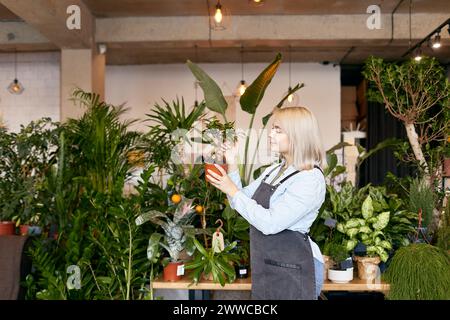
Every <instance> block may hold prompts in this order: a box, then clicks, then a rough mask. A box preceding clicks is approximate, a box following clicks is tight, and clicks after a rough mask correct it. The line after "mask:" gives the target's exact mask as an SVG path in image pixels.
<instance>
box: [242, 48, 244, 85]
mask: <svg viewBox="0 0 450 320" xmlns="http://www.w3.org/2000/svg"><path fill="white" fill-rule="evenodd" d="M241 80H244V46H243V45H241Z"/></svg>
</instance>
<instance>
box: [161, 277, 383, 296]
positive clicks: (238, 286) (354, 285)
mask: <svg viewBox="0 0 450 320" xmlns="http://www.w3.org/2000/svg"><path fill="white" fill-rule="evenodd" d="M191 283H192V280H191V279H190V278H189V277H188V276H187V275H185V276H183V278H182V279H181V280H180V281H177V282H170V281H164V280H161V279H156V280H154V281H153V288H154V289H184V290H251V289H252V280H251V277H248V278H247V279H236V281H235V282H233V283H226V284H225V286H223V287H222V286H221V285H220V283H214V282H213V281H207V280H201V281H200V282H199V283H198V284H193V283H192V284H191ZM322 291H354V292H358V291H359V292H361V291H378V292H382V293H386V292H388V291H389V284H388V283H385V282H381V283H378V284H376V283H367V282H366V280H361V279H358V278H354V279H353V280H352V281H351V282H349V283H333V282H331V281H329V280H325V282H324V284H323V288H322Z"/></svg>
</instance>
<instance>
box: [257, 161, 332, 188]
mask: <svg viewBox="0 0 450 320" xmlns="http://www.w3.org/2000/svg"><path fill="white" fill-rule="evenodd" d="M314 168H317V169H319V170H320V172H321V173H322V174H323V171H322V169H321V168H320V167H319V166H316V165H314ZM299 172H300V171H298V170H295V171H294V172H292V173H291V174H289V175H288V176H287V177H285V178H284V179H283V180H281V181H280V182H278V183H277V184H276V185H275V189H276V188H278V187H279V186H280V185H281V184H282V183H283V182H285V181H286V180H287V179H289V178H290V177H292V176H293V175H294V174H297V173H299ZM270 173H272V171H271V172H270ZM270 173H269V174H270ZM266 178H267V176H266ZM264 180H265V178H264Z"/></svg>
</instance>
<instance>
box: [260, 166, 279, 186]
mask: <svg viewBox="0 0 450 320" xmlns="http://www.w3.org/2000/svg"><path fill="white" fill-rule="evenodd" d="M281 165H282V163H281V164H280V165H279V166H276V167H275V168H273V169H272V170H270V171H269V173H268V174H266V176H265V177H264V179H263V180H262V182H264V181H266V179H267V178H268V177H269V176H270V174H271V173H272V172H274V171H275V170H276V169H277V168H279V167H280V166H281Z"/></svg>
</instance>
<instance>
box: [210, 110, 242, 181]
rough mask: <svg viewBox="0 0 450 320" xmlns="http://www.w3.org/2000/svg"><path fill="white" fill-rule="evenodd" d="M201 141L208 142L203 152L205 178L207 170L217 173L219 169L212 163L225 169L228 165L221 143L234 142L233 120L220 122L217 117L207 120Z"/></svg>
mask: <svg viewBox="0 0 450 320" xmlns="http://www.w3.org/2000/svg"><path fill="white" fill-rule="evenodd" d="M202 136H203V141H204V142H206V143H208V144H209V146H208V147H207V148H206V150H205V151H206V152H205V153H204V154H203V158H204V162H205V179H206V181H208V178H206V174H207V170H211V171H213V172H215V173H217V174H218V175H221V173H220V171H219V170H218V169H217V168H216V166H215V165H214V164H218V165H220V166H221V167H222V168H223V169H224V170H225V171H226V170H227V168H228V166H227V164H226V163H225V162H226V159H225V156H224V152H223V145H224V143H226V142H227V141H232V142H235V141H236V139H237V137H236V134H235V131H234V122H225V123H221V122H220V121H219V119H217V117H213V118H211V119H208V120H207V124H206V129H205V130H203V132H202Z"/></svg>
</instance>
